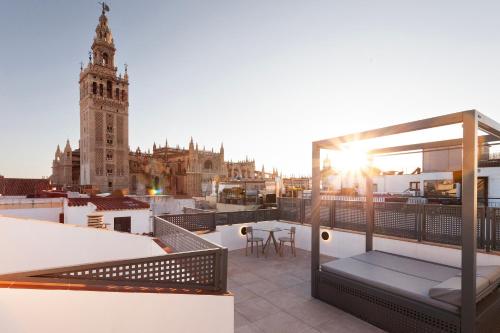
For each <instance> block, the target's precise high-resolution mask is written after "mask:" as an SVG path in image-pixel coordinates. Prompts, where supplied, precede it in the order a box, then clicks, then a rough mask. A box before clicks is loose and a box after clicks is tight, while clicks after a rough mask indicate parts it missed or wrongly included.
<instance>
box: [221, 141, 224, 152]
mask: <svg viewBox="0 0 500 333" xmlns="http://www.w3.org/2000/svg"><path fill="white" fill-rule="evenodd" d="M220 153H221V154H224V142H221V143H220Z"/></svg>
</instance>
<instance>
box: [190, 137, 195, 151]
mask: <svg viewBox="0 0 500 333" xmlns="http://www.w3.org/2000/svg"><path fill="white" fill-rule="evenodd" d="M189 150H194V143H193V137H191V140H189Z"/></svg>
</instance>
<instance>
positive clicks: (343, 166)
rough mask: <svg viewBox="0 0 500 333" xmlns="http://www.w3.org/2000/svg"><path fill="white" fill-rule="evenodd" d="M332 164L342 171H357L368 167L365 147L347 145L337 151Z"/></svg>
mask: <svg viewBox="0 0 500 333" xmlns="http://www.w3.org/2000/svg"><path fill="white" fill-rule="evenodd" d="M337 153H338V154H336V155H337V156H336V159H335V160H334V161H332V162H333V163H332V164H333V165H334V166H335V167H336V168H337V169H338V170H339V171H342V172H346V173H347V172H350V173H358V172H361V171H363V170H365V169H366V168H367V167H368V153H367V151H366V149H364V148H363V147H360V146H356V145H349V146H345V147H343V148H342V150H340V151H338V152H337Z"/></svg>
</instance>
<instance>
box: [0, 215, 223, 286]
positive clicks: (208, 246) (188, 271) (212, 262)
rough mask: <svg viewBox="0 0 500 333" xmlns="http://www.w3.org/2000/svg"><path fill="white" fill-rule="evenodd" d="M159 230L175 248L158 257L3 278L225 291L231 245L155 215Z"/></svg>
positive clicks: (155, 228) (9, 279)
mask: <svg viewBox="0 0 500 333" xmlns="http://www.w3.org/2000/svg"><path fill="white" fill-rule="evenodd" d="M153 225H154V232H155V236H156V237H157V238H159V239H160V240H161V241H162V242H163V243H165V244H166V245H168V246H169V247H171V248H172V249H173V250H174V251H175V252H174V253H170V254H165V255H160V256H154V257H145V258H137V259H126V260H114V261H107V262H98V263H92V264H83V265H76V266H68V267H60V268H54V269H44V270H37V271H30V272H22V273H15V274H8V275H2V276H0V280H8V281H25V282H35V283H61V282H63V283H65V284H70V285H71V284H76V285H78V286H80V287H81V286H94V287H95V286H96V285H97V286H99V285H101V286H103V288H104V289H105V290H113V288H114V287H113V286H121V287H123V288H132V287H135V288H138V289H134V290H139V291H145V290H149V289H151V290H155V292H161V290H165V292H169V289H170V290H172V291H179V290H182V291H183V292H192V293H203V292H205V291H208V292H210V293H225V292H226V291H227V259H228V251H227V248H224V247H221V246H219V245H216V244H213V243H211V242H209V241H207V240H204V239H202V238H200V237H198V236H197V235H194V234H192V233H191V232H189V231H187V230H184V229H183V228H181V227H179V226H176V225H174V224H172V223H170V222H168V221H166V220H164V219H162V218H159V217H154V220H153Z"/></svg>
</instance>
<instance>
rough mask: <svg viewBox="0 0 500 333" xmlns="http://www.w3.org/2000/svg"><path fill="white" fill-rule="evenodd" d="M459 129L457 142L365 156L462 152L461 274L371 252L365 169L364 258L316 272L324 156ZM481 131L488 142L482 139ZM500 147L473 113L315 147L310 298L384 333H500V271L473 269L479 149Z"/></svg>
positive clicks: (498, 130) (489, 125) (489, 126)
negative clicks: (380, 141) (432, 130)
mask: <svg viewBox="0 0 500 333" xmlns="http://www.w3.org/2000/svg"><path fill="white" fill-rule="evenodd" d="M457 124H458V125H462V131H463V136H462V138H459V139H451V140H444V141H435V142H426V143H417V144H410V145H404V146H396V147H382V148H377V149H373V150H371V151H370V152H369V155H370V156H371V157H373V156H376V155H384V154H391V155H394V154H399V153H401V154H405V153H408V152H421V153H423V152H425V151H429V150H431V151H432V150H436V149H437V150H439V149H449V148H450V147H454V148H461V149H462V171H461V177H462V186H461V205H462V209H461V220H462V228H461V237H462V239H461V241H462V242H461V243H462V256H461V267H460V268H456V267H450V266H445V265H441V264H437V263H432V262H428V261H423V260H418V259H413V258H408V257H402V256H398V255H394V254H388V253H383V252H378V251H373V250H374V248H373V232H374V226H375V216H374V207H373V182H372V179H371V178H372V176H373V174H372V172H373V169H372V168H371V167H370V166H368V167H367V168H366V169H365V179H366V186H365V193H366V200H365V203H364V207H365V213H366V239H365V242H366V244H365V249H366V253H364V254H361V255H358V256H354V257H350V258H343V259H338V260H336V261H333V262H330V263H326V264H323V265H320V204H321V197H320V188H321V187H320V183H321V170H320V164H321V149H333V150H342V149H349V147H347V148H346V146H345V145H346V143H350V142H355V141H363V140H371V139H375V138H379V137H384V136H385V137H387V136H391V135H397V134H402V133H408V132H414V133H416V132H415V131H421V130H426V129H430V128H436V127H443V126H449V125H457ZM479 130H481V131H482V132H483V133H486V134H487V135H482V134H481V135H482V136H481V137H479V136H478V134H479ZM415 137H416V138H417V139H418V138H420V137H425V134H419V135H415ZM499 140H500V124H498V123H497V122H495V121H493V120H492V119H490V118H488V117H486V116H484V115H483V114H481V113H479V112H477V111H476V110H470V111H464V112H457V113H453V114H448V115H444V116H439V117H434V118H428V119H423V120H418V121H414V122H409V123H405V124H399V125H393V126H388V127H384V128H380V129H376V130H370V131H365V132H360V133H354V134H350V135H344V136H340V137H336V138H331V139H325V140H320V141H315V142H313V144H312V210H311V212H312V213H311V221H312V223H311V224H312V233H311V293H312V296H313V297H316V298H318V299H321V300H323V301H326V302H328V303H330V304H332V305H335V306H337V307H339V308H341V309H344V310H346V311H348V312H350V313H352V314H354V315H356V316H358V317H360V318H362V319H364V320H366V321H368V322H370V323H372V324H374V325H376V326H378V327H380V328H382V329H384V330H387V331H389V332H405V333H407V332H418V333H422V332H456V333H458V332H462V333H473V332H496V333H499V332H500V289H499V288H498V280H499V276H500V273H499V272H498V267H481V266H477V264H476V251H477V237H476V230H477V177H478V161H477V156H478V152H479V150H478V145H479V144H486V145H487V144H488V143H489V142H493V141H499ZM391 142H398V140H397V139H394V140H391ZM333 241H335V239H333Z"/></svg>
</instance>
